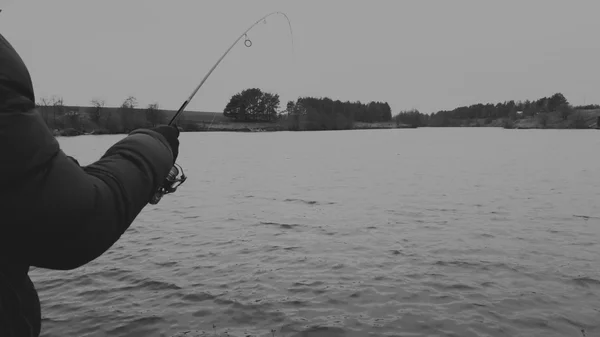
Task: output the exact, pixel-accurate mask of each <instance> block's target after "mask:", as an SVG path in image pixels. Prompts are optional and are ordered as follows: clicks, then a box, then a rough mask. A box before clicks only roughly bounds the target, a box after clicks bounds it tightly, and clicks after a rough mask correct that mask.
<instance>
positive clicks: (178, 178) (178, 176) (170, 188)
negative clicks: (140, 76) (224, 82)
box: [150, 12, 294, 205]
mask: <svg viewBox="0 0 600 337" xmlns="http://www.w3.org/2000/svg"><path fill="white" fill-rule="evenodd" d="M271 15H283V16H284V17H285V19H286V20H287V22H288V25H289V27H290V36H291V38H292V55H293V53H294V33H293V32H292V24H291V22H290V19H289V18H288V16H287V15H286V14H285V13H283V12H272V13H269V14H267V15H265V16H263V17H262V18H260V19H258V20H257V21H256V22H255V23H253V24H252V25H251V26H250V27H248V29H246V30H245V31H244V32H243V33H242V34H241V35H240V36H239V37H238V38H237V39H236V40H235V41H234V42H233V43H232V44H231V46H230V47H229V48H228V49H227V50H226V51H225V53H223V55H221V57H220V58H219V59H218V60H217V62H216V63H215V64H214V65H213V66H212V68H210V70H209V71H208V73H206V75H205V76H204V78H203V79H202V81H201V82H200V84H198V86H197V87H196V88H195V89H194V91H192V93H191V94H190V96H189V97H188V98H187V99H186V100H185V101H184V102H183V104H181V107H180V108H179V110H177V112H176V113H175V115H173V117H172V118H171V120H170V121H169V124H168V125H169V126H175V122H176V121H177V119H178V118H179V117H180V116H181V114H182V113H183V111H184V110H185V108H186V107H187V105H188V104H189V103H190V101H191V100H192V99H193V98H194V96H195V95H196V93H197V92H198V90H200V88H201V87H202V85H204V82H206V80H207V79H208V77H209V76H210V75H211V74H212V72H213V71H214V70H215V69H216V68H217V66H218V65H219V63H221V61H222V60H223V59H224V58H225V56H227V54H229V52H230V51H231V50H232V49H233V47H234V46H235V45H236V44H237V43H238V42H239V41H240V40H241V39H242V38H243V37H245V39H244V45H245V46H246V47H248V48H249V47H251V46H252V41H251V40H250V39H249V38H248V32H249V31H250V30H252V28H254V27H256V25H258V24H259V23H260V22H264V23H265V24H266V23H267V21H266V20H267V18H268V17H269V16H271ZM211 124H212V123H211ZM175 127H177V126H175ZM186 179H187V176H186V175H185V173H184V172H183V168H182V167H181V166H180V165H179V164H177V163H175V164H173V167H172V168H171V171H169V174H168V175H167V177H166V178H165V181H164V182H163V185H162V186H161V187H159V188H158V190H157V191H156V192H155V193H154V195H153V196H152V199H150V204H152V205H156V204H158V202H159V201H160V200H161V199H162V197H163V196H164V195H165V194H170V193H173V192H175V191H176V190H177V188H178V187H179V186H181V184H183V183H184V182H185V181H186Z"/></svg>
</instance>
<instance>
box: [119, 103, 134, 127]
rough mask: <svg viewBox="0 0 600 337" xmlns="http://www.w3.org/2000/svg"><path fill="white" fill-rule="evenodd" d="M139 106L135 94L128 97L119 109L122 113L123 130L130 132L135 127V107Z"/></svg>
mask: <svg viewBox="0 0 600 337" xmlns="http://www.w3.org/2000/svg"><path fill="white" fill-rule="evenodd" d="M136 106H137V99H136V98H135V97H133V96H129V97H127V98H126V99H125V100H124V101H123V103H122V104H121V107H120V109H119V113H120V115H121V124H122V127H123V131H125V132H130V131H131V130H133V128H134V127H135V115H134V114H135V110H134V109H135V107H136Z"/></svg>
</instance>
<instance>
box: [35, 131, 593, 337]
mask: <svg viewBox="0 0 600 337" xmlns="http://www.w3.org/2000/svg"><path fill="white" fill-rule="evenodd" d="M599 135H600V133H598V132H596V131H523V130H502V129H417V130H386V131H383V130H381V131H351V132H318V133H309V132H303V133H256V134H242V133H187V134H183V135H182V149H181V151H182V154H181V159H180V163H181V164H182V165H183V166H184V168H186V169H187V173H188V175H189V180H188V182H186V184H185V185H184V186H183V187H182V188H181V189H180V191H179V192H178V193H177V194H176V195H171V196H168V197H165V199H163V201H162V202H161V203H160V204H159V205H157V206H155V207H148V208H147V209H146V210H145V211H143V213H142V214H141V215H140V217H139V218H138V220H137V221H136V222H135V223H134V224H133V226H132V227H131V228H130V229H129V230H128V231H127V232H126V233H125V234H124V235H123V237H122V238H121V240H120V241H119V242H117V244H115V246H113V247H112V248H111V249H110V250H109V251H108V252H107V253H106V254H105V255H103V256H102V257H101V258H99V259H97V260H96V261H94V262H93V263H90V264H89V265H87V266H85V267H82V268H79V269H77V270H74V271H69V272H53V271H46V270H40V269H37V270H33V271H32V273H31V275H32V279H33V281H34V283H35V284H36V286H37V288H38V289H39V292H40V297H41V300H42V306H43V317H44V320H43V330H44V332H43V335H44V336H215V335H218V336H273V335H275V336H466V337H468V336H583V334H582V332H581V331H582V329H583V330H584V331H585V334H586V336H600V244H599V239H600V207H599V206H598V203H599V201H600V198H599V194H600V157H599V156H597V155H596V153H595V149H597V148H598V145H599V143H600V140H599V138H598V136H599ZM119 138H120V137H115V136H107V137H104V136H97V137H78V138H68V139H67V138H64V139H61V144H62V145H63V147H64V149H65V150H66V151H67V152H68V153H69V154H72V155H75V156H76V157H77V158H78V159H80V161H81V162H83V163H88V162H90V161H92V160H94V159H96V158H97V157H98V156H99V155H100V154H101V153H102V152H103V151H104V150H105V149H106V148H107V147H108V146H109V145H111V144H112V143H113V142H115V141H116V140H118V139H119ZM272 330H274V331H272Z"/></svg>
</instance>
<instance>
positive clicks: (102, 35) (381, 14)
mask: <svg viewBox="0 0 600 337" xmlns="http://www.w3.org/2000/svg"><path fill="white" fill-rule="evenodd" d="M0 9H2V12H1V13H0V32H2V34H3V35H4V36H5V37H6V38H7V39H8V40H9V41H10V42H11V43H12V44H13V46H14V47H15V49H16V50H17V51H18V52H19V53H20V55H21V57H22V58H23V59H24V61H25V63H26V64H27V66H28V67H29V70H30V72H31V75H32V77H33V83H34V86H35V92H36V96H37V98H41V97H50V96H52V95H60V96H62V97H63V98H64V100H65V104H70V105H87V104H89V101H90V99H92V98H101V99H104V100H106V102H107V104H108V105H111V106H116V105H119V104H120V103H121V102H122V101H123V100H124V99H125V98H126V97H127V96H129V95H133V96H135V97H137V99H138V101H139V103H140V105H142V106H145V105H147V104H149V103H153V102H158V103H159V104H160V105H161V106H162V107H164V108H168V109H177V108H178V107H179V105H181V103H182V102H183V101H184V100H185V99H186V98H187V96H189V94H190V93H191V91H192V90H193V89H194V87H195V86H196V85H198V83H199V82H200V80H201V79H202V77H203V76H204V75H205V74H206V72H207V71H208V70H209V69H210V67H211V66H212V65H213V64H214V63H215V62H216V61H217V59H218V58H219V57H220V56H221V54H222V53H223V52H225V50H226V49H227V47H229V45H231V43H233V41H234V40H235V39H236V38H237V37H238V36H239V35H240V34H241V33H242V32H243V31H244V30H245V29H246V28H247V27H249V26H250V25H251V24H252V23H254V22H255V21H257V20H258V19H259V18H260V17H262V16H263V15H265V14H268V13H269V12H272V11H282V12H285V13H286V14H287V15H288V17H289V18H290V20H291V24H292V28H293V34H294V53H293V54H292V44H291V39H290V33H289V28H288V24H287V21H285V19H284V18H283V17H282V16H273V17H271V18H270V19H268V20H267V23H266V24H260V25H258V26H257V27H255V28H254V29H253V30H252V31H251V32H250V33H249V37H250V39H251V40H252V43H253V45H252V47H251V48H246V47H244V45H243V43H242V42H243V41H240V43H239V44H238V45H236V46H235V47H234V49H233V50H232V52H231V53H230V54H229V55H228V56H227V57H226V58H225V59H224V61H223V62H222V63H221V64H220V65H219V67H218V68H217V69H216V70H215V72H214V73H213V74H212V76H211V77H210V78H209V79H208V81H207V82H206V83H205V84H204V86H203V87H202V88H201V89H200V91H199V92H198V94H197V95H196V97H195V98H194V100H193V101H192V102H191V104H190V106H189V108H188V109H190V110H204V111H222V110H223V108H224V107H225V105H226V104H227V102H228V101H229V98H230V97H231V95H233V94H235V93H237V92H239V91H241V90H243V89H245V88H249V87H258V88H261V89H262V90H266V91H270V92H274V93H278V94H279V95H280V96H281V102H282V107H285V102H287V101H288V100H295V99H296V98H298V97H299V96H328V97H330V98H333V99H340V100H350V101H356V100H360V101H363V102H368V101H371V100H375V101H387V102H388V103H389V104H390V105H391V107H392V109H393V112H394V113H397V112H398V111H399V110H403V109H411V108H417V109H419V110H421V111H422V112H427V113H429V112H433V111H437V110H440V109H453V108H455V107H457V106H461V105H469V104H473V103H479V102H494V103H495V102H499V101H505V100H510V99H514V100H525V99H537V98H540V97H543V96H550V95H552V94H553V93H555V92H562V93H563V94H565V96H566V97H567V99H569V101H571V103H574V104H582V103H584V102H585V103H588V104H589V103H600V46H599V43H598V41H600V38H599V37H598V36H599V35H598V34H600V19H599V18H598V13H600V1H598V0H589V1H588V0H571V1H566V0H561V1H557V0H502V1H493V2H492V1H483V0H452V1H449V0H439V1H434V0H429V1H426V0H419V1H417V0H415V1H401V0H386V1H384V0H371V1H366V0H365V1H357V0H354V1H351V0H302V1H299V0H294V1H291V0H288V1H283V0H270V1H269V0H260V1H259V0H251V1H250V0H235V1H234V0H214V1H204V0H172V1H168V2H167V1H164V0H163V1H159V0H126V1H124V0H120V1H117V0H102V1H99V0H93V1H92V0H53V1H48V0H18V1H17V0H0Z"/></svg>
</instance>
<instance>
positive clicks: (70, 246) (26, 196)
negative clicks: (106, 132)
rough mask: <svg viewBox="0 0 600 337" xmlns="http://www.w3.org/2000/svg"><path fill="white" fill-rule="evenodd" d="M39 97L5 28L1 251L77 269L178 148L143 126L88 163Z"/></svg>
mask: <svg viewBox="0 0 600 337" xmlns="http://www.w3.org/2000/svg"><path fill="white" fill-rule="evenodd" d="M34 102H35V96H34V92H33V86H32V81H31V78H30V75H29V72H28V70H27V67H26V66H25V64H24V63H23V61H22V59H21V58H20V56H19V55H18V54H17V52H16V51H15V50H14V48H12V46H11V45H10V43H8V41H7V40H6V39H4V37H3V36H2V35H1V34H0V258H2V259H3V260H6V261H8V262H10V263H12V264H15V265H28V266H36V267H42V268H50V269H73V268H77V267H79V266H81V265H84V264H86V263H88V262H89V261H92V260H94V259H95V258H97V257H99V256H100V255H102V254H103V253H104V252H105V251H106V250H108V249H109V248H110V247H111V246H112V245H113V244H114V243H115V242H116V241H117V240H118V239H119V237H120V236H121V235H122V234H123V232H125V230H127V228H128V227H129V226H130V225H131V223H132V222H133V221H134V219H135V218H136V216H137V215H138V214H139V213H140V212H141V211H142V209H143V208H144V207H145V206H146V205H147V203H148V202H149V200H150V198H151V196H152V193H153V192H154V191H156V189H157V188H158V187H159V186H160V184H161V183H162V182H163V181H164V179H165V177H166V176H167V174H168V172H169V170H170V169H171V167H172V165H173V153H172V152H171V148H170V147H169V145H168V143H167V141H166V139H165V138H164V137H163V136H162V135H160V134H159V133H156V132H154V131H151V130H147V129H140V130H137V131H134V132H132V133H131V134H129V135H128V136H127V137H125V138H124V139H122V140H120V141H119V142H117V143H116V144H115V145H114V146H112V147H111V148H109V149H108V150H107V151H106V153H105V154H104V155H103V156H102V157H101V158H100V159H99V160H98V161H97V162H95V163H93V164H91V165H89V166H87V167H81V166H80V165H79V164H78V163H77V161H76V160H73V158H70V157H68V156H67V155H66V154H65V153H64V152H63V151H62V150H61V149H60V146H59V144H58V142H57V140H56V139H55V138H54V137H53V135H52V132H51V131H50V130H49V129H48V127H47V126H46V123H45V122H44V120H43V119H42V118H41V116H40V114H39V113H38V112H37V111H36V109H35V104H34ZM8 262H7V263H8Z"/></svg>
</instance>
